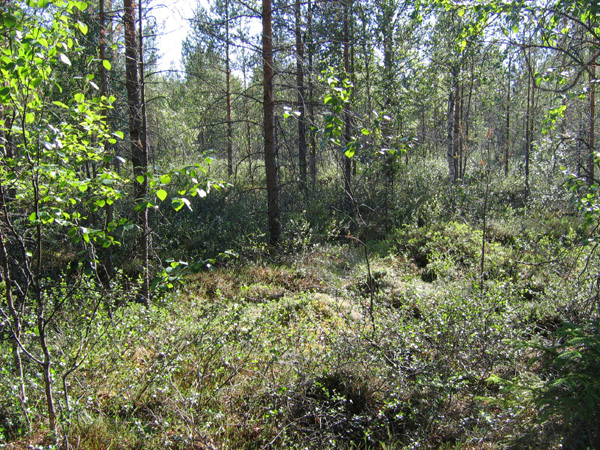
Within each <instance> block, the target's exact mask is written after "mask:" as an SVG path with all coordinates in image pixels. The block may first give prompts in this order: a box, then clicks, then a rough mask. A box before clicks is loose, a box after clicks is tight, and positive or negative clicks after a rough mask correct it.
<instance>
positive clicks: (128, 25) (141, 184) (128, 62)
mask: <svg viewBox="0 0 600 450" xmlns="http://www.w3.org/2000/svg"><path fill="white" fill-rule="evenodd" d="M123 8H124V14H123V22H124V28H125V69H126V73H125V78H126V79H125V84H126V87H127V106H128V110H129V137H130V139H131V162H132V164H133V176H134V197H135V201H136V203H142V202H143V201H144V199H145V197H146V195H147V193H148V179H147V171H148V153H147V151H146V148H145V147H146V146H145V145H144V143H143V141H144V139H143V138H144V129H143V128H144V120H143V107H142V101H141V97H140V78H139V75H138V49H137V39H136V29H135V8H134V4H133V0H124V1H123ZM137 223H138V227H139V228H140V234H141V238H140V241H139V247H140V250H141V253H142V254H141V258H142V264H143V266H144V267H143V270H144V284H143V286H142V295H143V297H144V299H143V301H144V302H145V303H146V304H147V303H148V301H149V298H148V297H149V283H148V281H149V280H148V247H149V244H148V208H147V207H146V206H145V205H143V206H142V208H141V210H140V211H139V212H138V216H137Z"/></svg>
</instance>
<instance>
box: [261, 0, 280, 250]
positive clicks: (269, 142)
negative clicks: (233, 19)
mask: <svg viewBox="0 0 600 450" xmlns="http://www.w3.org/2000/svg"><path fill="white" fill-rule="evenodd" d="M271 14H272V12H271V0H263V2H262V26H263V35H262V44H263V88H264V101H263V113H264V128H265V130H264V133H265V171H266V176H267V209H268V210H267V214H268V219H269V243H270V244H271V245H272V246H274V247H276V246H277V245H278V244H279V238H280V236H281V222H280V211H279V198H278V192H277V165H276V161H275V120H274V115H273V108H274V98H273V75H274V71H273V27H272V16H271Z"/></svg>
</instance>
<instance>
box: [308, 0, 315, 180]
mask: <svg viewBox="0 0 600 450" xmlns="http://www.w3.org/2000/svg"><path fill="white" fill-rule="evenodd" d="M307 9H308V14H307V25H306V27H307V30H306V33H307V36H308V40H309V44H308V74H309V78H308V95H309V102H308V122H309V123H310V124H311V125H314V123H315V108H314V83H313V76H312V73H313V54H314V52H315V48H314V47H315V46H314V42H313V36H312V32H313V31H312V1H311V0H308V5H307ZM309 136H310V156H309V166H310V178H311V183H312V190H313V191H314V190H315V186H316V183H317V138H316V135H315V132H314V131H313V130H312V128H311V130H310V134H309Z"/></svg>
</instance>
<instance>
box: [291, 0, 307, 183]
mask: <svg viewBox="0 0 600 450" xmlns="http://www.w3.org/2000/svg"><path fill="white" fill-rule="evenodd" d="M294 13H295V14H294V15H295V20H296V29H295V34H296V84H297V89H298V112H299V116H298V166H299V168H300V184H301V186H302V189H303V190H304V191H305V190H306V117H305V112H304V111H305V107H304V104H305V99H304V43H303V42H302V23H301V21H302V16H301V14H302V10H301V7H300V0H296V3H295V8H294Z"/></svg>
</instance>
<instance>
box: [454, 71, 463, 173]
mask: <svg viewBox="0 0 600 450" xmlns="http://www.w3.org/2000/svg"><path fill="white" fill-rule="evenodd" d="M461 105H462V95H461V93H460V82H459V81H458V77H456V85H455V93H454V118H453V120H452V123H453V126H454V131H453V137H454V155H453V160H454V173H455V181H456V179H459V178H460V176H461V173H460V161H461V156H462V141H461V126H460V113H461V110H462V108H461Z"/></svg>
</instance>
